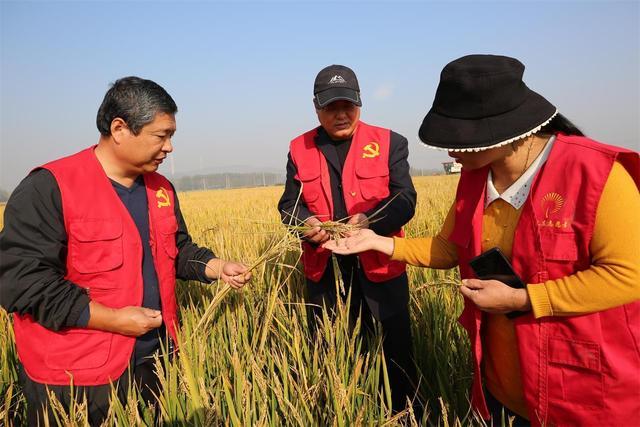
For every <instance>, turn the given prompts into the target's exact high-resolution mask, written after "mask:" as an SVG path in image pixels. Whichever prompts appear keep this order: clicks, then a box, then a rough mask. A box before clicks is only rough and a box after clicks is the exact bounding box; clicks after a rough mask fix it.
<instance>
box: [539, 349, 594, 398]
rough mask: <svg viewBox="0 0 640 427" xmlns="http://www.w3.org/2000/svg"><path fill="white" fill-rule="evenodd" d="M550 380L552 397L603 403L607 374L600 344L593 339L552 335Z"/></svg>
mask: <svg viewBox="0 0 640 427" xmlns="http://www.w3.org/2000/svg"><path fill="white" fill-rule="evenodd" d="M548 380H549V381H548V389H549V398H550V399H551V400H561V401H565V402H569V403H571V404H573V405H583V406H596V407H600V406H602V405H603V399H604V395H603V394H604V376H603V374H602V369H601V360H600V345H598V343H595V342H590V341H575V340H568V339H561V338H551V339H549V366H548Z"/></svg>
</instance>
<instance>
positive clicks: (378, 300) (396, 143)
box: [278, 65, 416, 410]
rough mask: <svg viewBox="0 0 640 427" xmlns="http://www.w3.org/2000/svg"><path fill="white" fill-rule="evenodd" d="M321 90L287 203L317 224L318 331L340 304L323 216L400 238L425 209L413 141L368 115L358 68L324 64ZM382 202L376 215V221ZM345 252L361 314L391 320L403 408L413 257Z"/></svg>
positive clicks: (410, 387) (314, 282)
mask: <svg viewBox="0 0 640 427" xmlns="http://www.w3.org/2000/svg"><path fill="white" fill-rule="evenodd" d="M313 93H314V98H313V103H314V106H315V109H316V114H317V115H318V120H319V121H320V126H319V127H317V128H315V129H313V130H311V131H309V132H306V133H305V134H303V135H300V136H299V137H297V138H295V139H294V140H293V141H292V142H291V145H290V150H289V160H288V163H287V180H286V184H285V190H284V193H283V195H282V198H281V199H280V203H279V205H278V209H279V210H280V212H281V214H282V220H283V222H285V223H291V222H300V223H302V222H304V223H305V224H307V225H309V226H311V227H313V228H312V229H310V230H309V231H308V232H306V233H304V236H303V237H304V240H305V241H304V242H303V256H302V261H303V265H304V270H305V276H306V279H307V280H306V282H307V287H306V288H307V301H308V302H309V303H311V306H312V307H314V308H312V309H311V313H310V314H311V316H310V318H311V322H312V324H311V327H312V328H313V329H314V330H315V323H316V317H320V318H321V317H322V316H321V315H322V311H321V310H322V307H323V306H326V307H327V308H330V309H331V308H333V307H335V304H336V302H337V298H338V295H337V294H336V286H335V277H334V270H333V268H332V267H331V261H330V257H331V252H330V251H328V250H325V249H323V248H322V247H321V246H320V244H321V243H323V242H325V241H327V240H328V239H329V237H330V236H329V234H328V233H327V231H326V230H324V229H322V227H321V225H322V223H323V222H325V221H328V220H340V219H344V218H348V221H347V222H348V223H349V224H359V225H360V226H361V227H365V228H371V229H373V230H375V231H376V232H378V233H380V234H382V235H394V236H396V235H397V236H399V235H402V226H403V225H404V224H406V223H407V222H408V221H409V220H410V219H411V218H412V217H413V214H414V212H415V204H416V192H415V189H414V187H413V183H412V181H411V177H410V175H409V164H408V162H407V156H408V154H409V149H408V142H407V139H406V138H404V137H403V136H401V135H399V134H397V133H395V132H392V131H390V130H389V129H383V128H379V127H375V126H371V125H368V124H366V123H364V122H362V121H360V107H361V105H362V100H361V98H360V87H359V85H358V79H357V78H356V75H355V73H354V72H353V71H352V70H351V69H350V68H348V67H345V66H343V65H331V66H329V67H326V68H324V69H323V70H321V71H320V72H319V73H318V75H317V77H316V79H315V83H314V90H313ZM300 192H302V197H301V198H299V197H298V196H299V194H300ZM381 208H382V210H381V211H380V212H378V214H377V215H376V221H375V222H373V221H372V222H369V218H370V217H371V216H372V215H373V214H374V213H375V212H376V211H378V210H380V209H381ZM336 258H337V261H338V265H339V269H340V274H341V276H342V279H343V282H344V284H345V288H346V289H345V294H346V293H348V292H349V289H350V291H351V317H352V320H355V318H356V317H357V316H358V314H359V313H360V312H361V316H362V322H363V324H364V327H363V330H369V331H371V330H373V329H374V325H373V321H372V316H373V317H374V318H375V319H377V320H378V321H380V322H381V323H382V328H383V347H384V352H385V357H386V359H387V367H388V370H389V378H390V382H391V387H392V398H393V409H394V410H401V409H403V408H404V407H405V405H406V399H407V398H409V399H413V398H414V394H415V388H414V384H415V366H414V364H413V361H412V357H411V329H410V323H409V310H408V307H407V305H408V302H409V290H408V281H407V274H406V272H405V264H404V263H398V262H392V261H390V260H389V257H379V256H377V255H376V254H373V253H365V254H361V255H359V256H336ZM341 297H343V298H344V295H341ZM412 383H413V384H412Z"/></svg>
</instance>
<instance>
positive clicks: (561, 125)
mask: <svg viewBox="0 0 640 427" xmlns="http://www.w3.org/2000/svg"><path fill="white" fill-rule="evenodd" d="M539 132H540V133H546V134H555V133H558V132H562V133H564V134H565V135H576V136H584V134H583V133H582V131H581V130H580V129H578V127H577V126H576V125H574V124H573V123H571V120H569V119H567V118H566V117H565V116H563V115H562V114H560V113H558V114H556V116H555V117H554V118H553V119H551V121H550V122H549V123H547V124H546V125H544V126H543V127H542V129H540V131H539Z"/></svg>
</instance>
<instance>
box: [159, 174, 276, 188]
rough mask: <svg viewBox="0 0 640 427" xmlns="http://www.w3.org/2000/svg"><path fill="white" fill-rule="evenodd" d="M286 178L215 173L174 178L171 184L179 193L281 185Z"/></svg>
mask: <svg viewBox="0 0 640 427" xmlns="http://www.w3.org/2000/svg"><path fill="white" fill-rule="evenodd" d="M284 178H285V176H284V174H279V173H271V172H264V173H263V172H252V173H214V174H207V175H192V176H183V177H180V178H173V179H172V180H171V182H173V185H174V186H175V187H176V190H178V191H191V190H215V189H219V188H242V187H266V186H269V185H281V184H284Z"/></svg>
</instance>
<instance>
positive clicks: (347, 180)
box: [290, 122, 406, 282]
mask: <svg viewBox="0 0 640 427" xmlns="http://www.w3.org/2000/svg"><path fill="white" fill-rule="evenodd" d="M316 135H317V130H316V129H314V130H311V131H309V132H307V133H305V134H303V135H300V136H299V137H297V138H296V139H294V140H293V141H291V145H290V153H291V159H292V160H293V163H294V164H295V165H296V168H297V171H298V173H297V175H296V179H298V180H299V181H300V182H301V183H302V198H303V199H304V202H305V204H306V205H307V207H308V208H309V210H310V211H311V213H312V214H313V215H315V216H316V217H317V218H318V219H319V220H320V221H328V220H331V219H332V218H333V198H332V195H331V181H330V178H329V169H328V165H327V160H326V159H325V158H324V155H323V154H322V152H321V151H320V149H318V147H317V146H316V143H315V137H316ZM390 140H391V131H390V130H389V129H383V128H379V127H375V126H370V125H368V124H366V123H363V122H359V123H358V127H357V128H356V131H355V132H354V134H353V138H352V140H351V147H350V148H349V153H348V154H347V158H346V160H345V163H344V168H343V170H342V189H343V191H344V200H345V204H346V208H347V213H348V214H349V215H355V214H357V213H363V212H366V211H368V210H370V209H373V208H375V207H376V206H377V205H378V204H379V203H380V202H381V201H382V200H384V199H385V198H386V197H388V196H389V148H390V147H389V146H390ZM391 235H392V236H402V235H403V233H402V230H398V231H397V232H395V233H393V234H391ZM302 248H303V252H302V263H303V265H304V271H305V274H306V276H307V278H309V279H311V280H313V281H314V282H318V281H320V279H321V278H322V275H323V274H324V271H325V269H326V267H327V262H328V260H329V257H330V256H331V252H330V251H328V250H326V249H323V248H321V247H318V246H314V245H311V244H309V243H307V242H304V243H303V244H302ZM359 258H360V262H361V263H362V267H363V270H364V273H365V275H366V276H367V278H368V279H369V280H371V281H372V282H383V281H386V280H390V279H393V278H395V277H398V276H399V275H401V274H402V273H403V272H404V271H405V268H406V267H405V264H404V263H401V262H396V261H390V260H389V257H388V256H387V255H384V254H382V253H380V252H375V251H368V252H364V253H362V254H360V255H359Z"/></svg>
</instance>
